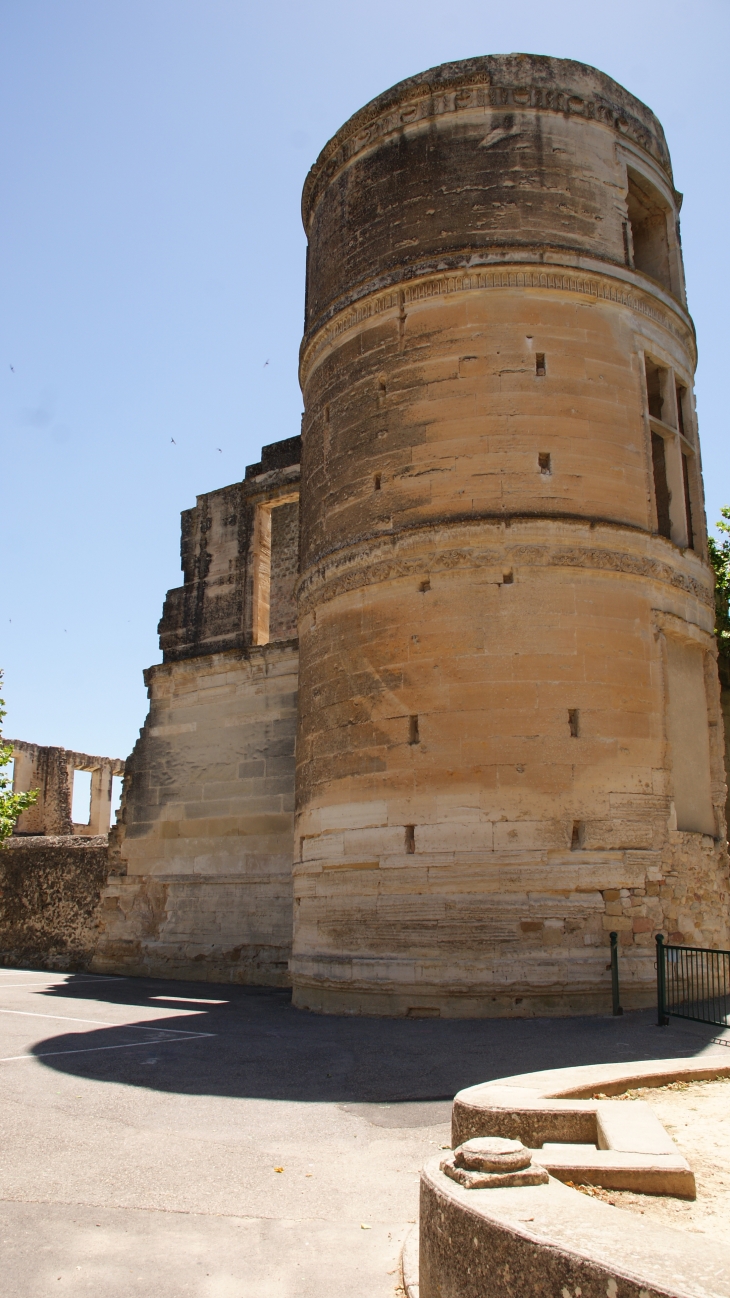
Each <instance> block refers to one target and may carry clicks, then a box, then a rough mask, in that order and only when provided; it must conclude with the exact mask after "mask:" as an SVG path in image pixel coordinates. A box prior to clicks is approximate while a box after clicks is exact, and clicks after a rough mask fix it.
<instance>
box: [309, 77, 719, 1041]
mask: <svg viewBox="0 0 730 1298" xmlns="http://www.w3.org/2000/svg"><path fill="white" fill-rule="evenodd" d="M680 201H681V195H680V194H678V193H677V192H676V190H675V188H674V184H673V180H672V171H671V165H670V160H669V154H668V151H667V146H666V143H665V139H664V134H663V132H662V128H661V125H660V124H659V122H658V121H657V119H656V117H655V116H654V114H653V113H652V112H650V110H649V109H648V108H646V107H645V106H644V105H643V104H642V103H640V102H639V101H638V100H636V99H635V98H634V97H633V96H632V95H630V94H629V93H628V92H627V91H625V90H624V89H623V88H622V87H621V86H619V85H617V84H616V83H615V82H614V81H612V80H611V79H610V78H609V77H607V76H605V75H603V74H602V73H600V72H598V71H596V70H595V69H594V68H590V67H586V66H584V65H582V64H580V63H574V62H570V61H567V60H562V59H552V58H542V57H537V56H533V55H509V56H495V57H489V58H478V59H471V60H467V61H465V62H461V63H453V64H446V65H444V66H443V67H440V68H436V69H433V70H432V71H430V72H425V73H423V74H422V75H420V76H416V77H413V78H411V79H410V80H408V81H404V82H402V83H401V84H399V85H397V86H395V87H394V88H393V89H392V90H389V91H387V92H386V93H385V94H383V95H381V96H380V97H379V98H377V99H375V100H373V102H372V103H370V104H368V105H367V107H365V108H363V109H362V110H361V111H360V112H358V113H356V114H355V116H354V117H353V118H351V119H350V121H349V122H347V123H346V124H345V126H343V127H342V129H341V130H340V131H339V132H338V133H337V135H336V136H335V137H334V138H333V139H332V140H331V141H330V142H329V144H327V145H326V147H325V148H324V149H323V151H322V153H321V155H320V157H319V159H318V160H317V162H316V164H315V165H314V167H313V168H312V170H311V172H310V174H309V176H308V178H307V182H306V185H305V189H304V198H303V215H304V224H305V228H306V232H307V236H308V240H309V252H308V270H307V302H306V327H305V336H304V341H303V344H302V351H301V383H302V389H303V392H304V400H305V415H304V420H303V429H302V434H303V449H302V498H301V552H300V579H299V647H300V678H299V679H300V701H299V729H298V738H297V821H296V830H295V865H294V946H293V958H292V961H291V964H290V968H291V974H292V979H293V984H294V997H295V1003H296V1004H298V1005H300V1006H307V1007H310V1008H312V1009H318V1010H324V1011H330V1012H364V1013H376V1014H377V1013H389V1014H393V1013H395V1014H413V1015H429V1014H433V1015H436V1014H442V1015H501V1014H530V1013H543V1012H554V1013H561V1012H566V1011H579V1010H585V1011H589V1010H593V1009H600V1008H605V1006H606V995H607V985H608V975H607V973H606V956H607V946H608V933H609V931H610V930H613V929H615V930H617V931H618V932H619V934H620V940H621V943H622V969H623V972H624V987H625V992H624V994H625V999H626V1001H628V1003H633V1004H641V1003H647V1002H648V1001H649V1000H650V998H651V995H652V986H653V978H654V972H653V935H654V933H655V932H656V931H657V930H659V929H662V930H663V931H664V932H665V933H673V934H674V935H675V940H677V941H685V942H699V943H701V944H703V945H718V944H720V945H727V942H728V936H727V926H726V920H725V915H726V908H727V892H728V888H727V855H726V847H725V844H724V841H723V840H724V839H725V832H726V830H725V822H724V796H725V793H724V771H723V761H722V721H721V716H720V710H719V687H718V678H717V668H716V662H715V647H714V638H713V635H712V630H713V596H712V591H713V579H712V574H711V571H710V569H709V567H708V564H707V560H706V536H705V522H704V510H703V497H702V483H701V470H700V457H699V445H698V440H697V424H696V418H695V408H694V401H693V395H692V391H693V373H694V368H695V362H696V353H695V338H694V332H693V326H692V321H691V319H690V317H689V315H688V313H687V307H686V302H685V290H684V280H683V269H682V257H681V250H680V243H679V233H678V214H679V206H680Z"/></svg>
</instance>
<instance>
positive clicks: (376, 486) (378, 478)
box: [373, 473, 382, 491]
mask: <svg viewBox="0 0 730 1298" xmlns="http://www.w3.org/2000/svg"><path fill="white" fill-rule="evenodd" d="M381 481H382V478H381V475H380V474H379V473H376V474H375V478H374V479H373V490H374V491H380V484H381Z"/></svg>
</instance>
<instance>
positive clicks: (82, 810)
mask: <svg viewBox="0 0 730 1298" xmlns="http://www.w3.org/2000/svg"><path fill="white" fill-rule="evenodd" d="M71 819H72V821H73V823H74V825H88V824H90V823H91V771H74V773H73V793H72V798H71Z"/></svg>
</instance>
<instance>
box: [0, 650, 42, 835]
mask: <svg viewBox="0 0 730 1298" xmlns="http://www.w3.org/2000/svg"><path fill="white" fill-rule="evenodd" d="M2 679H3V674H2V672H0V685H1V684H2ZM5 711H6V709H5V702H4V700H3V699H0V728H2V721H3V717H4V716H5ZM12 760H13V746H12V744H4V743H3V741H2V734H0V847H2V845H3V843H4V842H5V839H6V838H9V837H10V835H11V834H12V832H13V830H14V829H15V823H16V821H17V819H18V816H20V815H21V813H22V812H24V811H27V810H28V807H32V806H33V803H34V802H37V801H38V789H33V790H32V791H31V792H30V793H13V784H12V780H11V779H10V776H9V775H8V774H7V773H6V771H5V767H6V766H9V765H10V763H11V761H12Z"/></svg>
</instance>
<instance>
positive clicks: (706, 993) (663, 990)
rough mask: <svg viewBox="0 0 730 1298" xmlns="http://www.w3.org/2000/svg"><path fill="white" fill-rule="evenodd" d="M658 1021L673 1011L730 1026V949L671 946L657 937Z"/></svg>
mask: <svg viewBox="0 0 730 1298" xmlns="http://www.w3.org/2000/svg"><path fill="white" fill-rule="evenodd" d="M656 988H657V1023H658V1024H659V1026H660V1027H666V1025H667V1024H668V1022H669V1016H670V1014H673V1015H674V1016H675V1017H676V1018H680V1019H694V1020H695V1021H696V1022H697V1023H713V1024H716V1025H717V1026H718V1027H723V1028H724V1027H727V1026H728V1019H729V1018H730V951H711V950H710V949H709V948H708V947H702V946H672V945H670V944H669V943H668V942H665V941H664V937H663V934H661V933H657V938H656Z"/></svg>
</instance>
